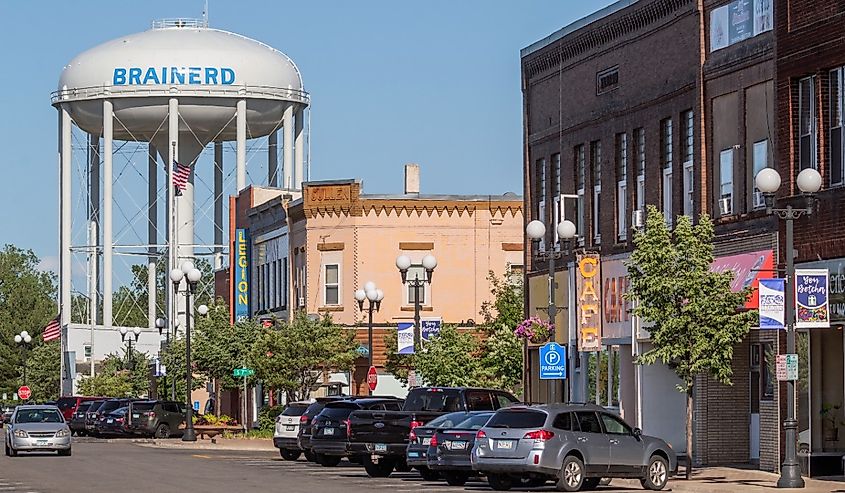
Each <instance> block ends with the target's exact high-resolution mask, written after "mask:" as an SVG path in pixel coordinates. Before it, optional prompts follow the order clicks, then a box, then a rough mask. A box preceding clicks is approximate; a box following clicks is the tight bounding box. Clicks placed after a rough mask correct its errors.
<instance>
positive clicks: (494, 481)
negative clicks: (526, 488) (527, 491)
mask: <svg viewBox="0 0 845 493" xmlns="http://www.w3.org/2000/svg"><path fill="white" fill-rule="evenodd" d="M487 484H489V485H490V487H491V488H493V489H494V490H496V491H508V490H509V489H511V487H513V478H512V477H510V476H508V475H507V474H493V473H490V474H488V475H487Z"/></svg>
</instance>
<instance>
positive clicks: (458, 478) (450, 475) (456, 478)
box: [443, 471, 469, 486]
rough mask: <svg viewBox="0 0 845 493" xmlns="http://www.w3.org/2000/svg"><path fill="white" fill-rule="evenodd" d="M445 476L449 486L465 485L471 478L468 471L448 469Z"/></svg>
mask: <svg viewBox="0 0 845 493" xmlns="http://www.w3.org/2000/svg"><path fill="white" fill-rule="evenodd" d="M443 477H444V478H445V479H446V483H447V484H448V485H449V486H463V485H465V484H466V483H467V479H469V477H468V476H467V475H466V473H463V472H457V471H446V472H445V473H443Z"/></svg>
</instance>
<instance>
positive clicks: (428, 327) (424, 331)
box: [420, 317, 443, 342]
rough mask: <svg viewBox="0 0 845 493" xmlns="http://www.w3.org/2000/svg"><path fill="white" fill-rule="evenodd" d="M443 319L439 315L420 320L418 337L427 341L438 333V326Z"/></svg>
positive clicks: (441, 323)
mask: <svg viewBox="0 0 845 493" xmlns="http://www.w3.org/2000/svg"><path fill="white" fill-rule="evenodd" d="M442 325H443V320H442V319H441V318H440V317H429V318H424V319H422V320H420V338H422V340H423V342H428V341H430V340H431V338H432V337H435V336H438V335H440V327H441V326H442Z"/></svg>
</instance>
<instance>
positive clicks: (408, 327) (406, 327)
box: [396, 322, 414, 354]
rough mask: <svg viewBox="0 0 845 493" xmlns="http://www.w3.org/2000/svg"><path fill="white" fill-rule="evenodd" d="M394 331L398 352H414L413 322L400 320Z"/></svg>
mask: <svg viewBox="0 0 845 493" xmlns="http://www.w3.org/2000/svg"><path fill="white" fill-rule="evenodd" d="M397 329H398V330H397V331H396V342H397V343H398V344H399V348H398V349H399V351H398V352H399V354H414V324H413V323H411V322H400V323H399V325H398V327H397Z"/></svg>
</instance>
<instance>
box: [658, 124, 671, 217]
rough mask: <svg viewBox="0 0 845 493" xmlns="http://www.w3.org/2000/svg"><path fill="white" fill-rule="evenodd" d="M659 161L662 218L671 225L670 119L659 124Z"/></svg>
mask: <svg viewBox="0 0 845 493" xmlns="http://www.w3.org/2000/svg"><path fill="white" fill-rule="evenodd" d="M660 150H661V152H660V161H661V163H660V164H661V166H662V168H663V216H664V217H665V218H666V224H669V225H672V119H671V118H666V119H665V120H663V121H661V122H660Z"/></svg>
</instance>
